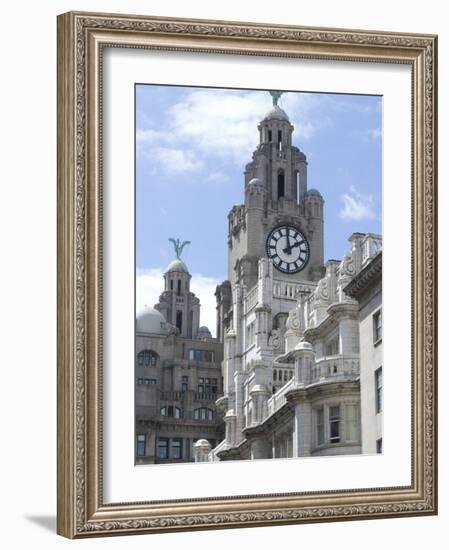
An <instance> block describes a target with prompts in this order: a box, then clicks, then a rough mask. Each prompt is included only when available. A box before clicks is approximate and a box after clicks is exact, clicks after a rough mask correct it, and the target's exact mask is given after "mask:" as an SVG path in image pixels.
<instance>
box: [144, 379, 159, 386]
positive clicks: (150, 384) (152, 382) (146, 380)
mask: <svg viewBox="0 0 449 550" xmlns="http://www.w3.org/2000/svg"><path fill="white" fill-rule="evenodd" d="M143 383H144V384H146V385H147V386H152V385H154V384H156V379H155V378H144V379H143Z"/></svg>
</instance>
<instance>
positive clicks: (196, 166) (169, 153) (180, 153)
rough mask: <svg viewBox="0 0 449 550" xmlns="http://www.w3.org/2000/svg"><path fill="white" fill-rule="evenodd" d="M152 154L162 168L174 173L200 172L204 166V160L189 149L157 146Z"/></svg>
mask: <svg viewBox="0 0 449 550" xmlns="http://www.w3.org/2000/svg"><path fill="white" fill-rule="evenodd" d="M151 156H152V159H153V161H155V162H156V163H158V164H159V165H160V168H162V170H164V171H165V172H168V173H169V174H172V175H177V174H185V173H187V172H198V171H199V170H201V168H202V167H203V162H202V160H201V159H199V158H198V157H197V155H196V154H195V152H194V151H191V150H189V149H173V148H170V147H156V148H154V149H153V150H152V154H151Z"/></svg>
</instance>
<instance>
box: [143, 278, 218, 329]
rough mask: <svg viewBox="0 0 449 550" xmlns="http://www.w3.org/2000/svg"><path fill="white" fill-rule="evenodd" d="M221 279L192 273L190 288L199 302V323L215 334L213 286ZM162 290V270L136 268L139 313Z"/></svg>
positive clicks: (151, 303)
mask: <svg viewBox="0 0 449 550" xmlns="http://www.w3.org/2000/svg"><path fill="white" fill-rule="evenodd" d="M220 282H221V281H219V280H218V279H215V278H213V277H205V276H203V275H200V274H192V279H191V283H190V289H191V291H192V292H194V293H195V294H196V295H197V296H198V298H199V299H200V302H201V312H200V325H206V326H207V327H209V330H210V331H211V333H212V336H214V335H215V329H216V310H215V307H216V303H215V296H214V294H215V287H216V286H217V285H218V284H220ZM163 290H164V271H163V270H162V269H160V268H157V269H138V270H137V273H136V311H137V313H139V311H141V310H142V309H143V308H144V307H145V306H151V307H153V306H154V305H155V304H157V302H158V301H159V295H160V294H161V293H162V291H163Z"/></svg>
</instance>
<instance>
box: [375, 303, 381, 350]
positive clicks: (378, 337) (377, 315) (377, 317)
mask: <svg viewBox="0 0 449 550" xmlns="http://www.w3.org/2000/svg"><path fill="white" fill-rule="evenodd" d="M373 333H374V334H373V338H374V343H376V342H379V341H380V340H382V310H379V311H377V312H376V313H375V314H374V315H373Z"/></svg>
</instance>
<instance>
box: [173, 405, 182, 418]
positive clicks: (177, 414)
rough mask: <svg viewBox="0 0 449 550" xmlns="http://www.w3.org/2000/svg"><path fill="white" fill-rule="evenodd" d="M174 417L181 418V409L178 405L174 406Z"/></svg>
mask: <svg viewBox="0 0 449 550" xmlns="http://www.w3.org/2000/svg"><path fill="white" fill-rule="evenodd" d="M174 413H175V418H182V411H181V409H180V408H179V407H175V408H174Z"/></svg>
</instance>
